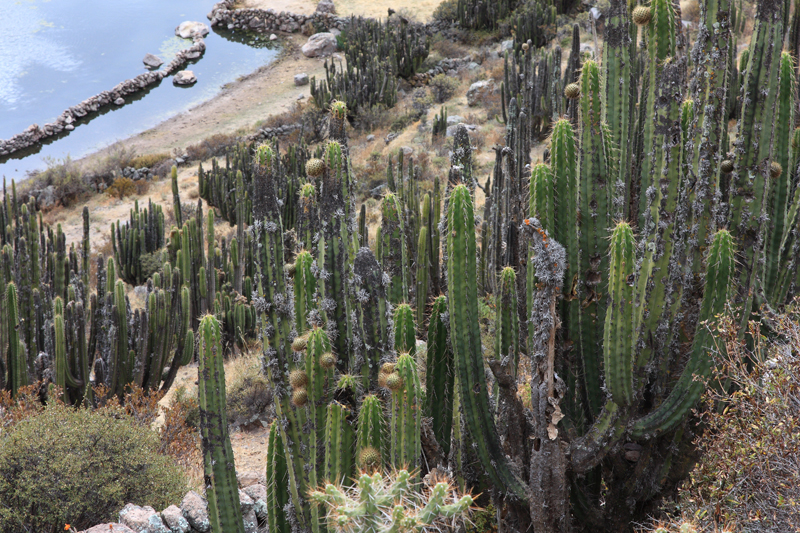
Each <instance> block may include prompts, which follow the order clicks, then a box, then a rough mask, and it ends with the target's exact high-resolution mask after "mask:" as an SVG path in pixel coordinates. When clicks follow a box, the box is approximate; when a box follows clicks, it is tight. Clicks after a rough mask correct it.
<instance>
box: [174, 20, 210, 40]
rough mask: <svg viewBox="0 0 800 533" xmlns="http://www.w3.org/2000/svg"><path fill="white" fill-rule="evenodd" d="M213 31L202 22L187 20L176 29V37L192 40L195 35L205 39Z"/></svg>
mask: <svg viewBox="0 0 800 533" xmlns="http://www.w3.org/2000/svg"><path fill="white" fill-rule="evenodd" d="M209 31H211V30H210V29H209V28H208V25H206V24H203V23H202V22H193V21H190V20H186V21H184V22H181V23H180V25H179V26H178V27H177V28H175V35H177V36H178V37H180V38H182V39H191V38H193V37H194V36H195V35H200V37H205V36H206V35H208V32H209Z"/></svg>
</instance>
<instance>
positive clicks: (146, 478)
mask: <svg viewBox="0 0 800 533" xmlns="http://www.w3.org/2000/svg"><path fill="white" fill-rule="evenodd" d="M158 449H159V437H158V435H157V434H156V433H155V432H154V431H152V430H151V429H149V428H147V427H143V426H142V425H141V424H139V423H138V422H136V420H135V419H134V418H133V417H131V416H128V415H126V414H125V412H124V410H122V409H119V408H117V409H102V410H97V411H90V410H87V409H74V408H72V407H67V406H64V405H57V404H56V405H54V404H51V405H49V406H48V407H47V408H45V409H44V410H43V411H42V412H41V413H40V414H38V415H36V416H33V417H30V418H26V419H24V420H21V421H20V422H18V423H17V424H16V425H14V426H12V427H11V428H10V429H8V430H7V431H4V432H3V433H2V434H0V531H17V532H31V533H32V532H36V533H39V532H48V531H49V532H55V531H63V529H64V524H67V523H68V524H71V525H72V527H73V528H74V529H77V530H81V529H85V528H88V527H90V526H93V525H95V524H99V523H103V522H113V521H114V520H116V517H117V513H118V512H119V510H120V509H122V507H123V506H124V505H125V504H126V503H127V502H135V503H136V504H137V505H150V506H152V507H154V508H156V509H164V508H165V507H167V506H168V505H170V504H173V503H176V502H179V501H180V500H181V498H182V497H183V495H184V493H185V491H186V480H185V477H184V474H183V471H182V470H181V468H180V467H179V466H177V465H175V464H174V462H173V461H172V459H170V458H169V457H166V456H164V455H161V454H159V453H158Z"/></svg>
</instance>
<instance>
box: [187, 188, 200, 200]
mask: <svg viewBox="0 0 800 533" xmlns="http://www.w3.org/2000/svg"><path fill="white" fill-rule="evenodd" d="M186 194H187V195H188V196H189V198H190V199H192V200H197V199H198V198H200V187H198V186H197V185H195V186H194V187H192V188H191V189H189V191H188V192H187V193H186Z"/></svg>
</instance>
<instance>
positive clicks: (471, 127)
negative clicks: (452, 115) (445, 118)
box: [445, 124, 478, 137]
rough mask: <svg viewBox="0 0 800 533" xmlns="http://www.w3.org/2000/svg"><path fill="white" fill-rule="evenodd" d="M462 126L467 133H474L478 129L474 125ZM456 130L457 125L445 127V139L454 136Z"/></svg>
mask: <svg viewBox="0 0 800 533" xmlns="http://www.w3.org/2000/svg"><path fill="white" fill-rule="evenodd" d="M464 126H465V127H466V128H467V130H469V131H475V130H476V129H478V127H477V126H475V125H474V124H464ZM456 129H458V124H456V125H454V126H447V133H446V134H445V136H446V137H452V136H454V135H455V134H456Z"/></svg>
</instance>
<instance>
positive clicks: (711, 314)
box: [631, 230, 735, 438]
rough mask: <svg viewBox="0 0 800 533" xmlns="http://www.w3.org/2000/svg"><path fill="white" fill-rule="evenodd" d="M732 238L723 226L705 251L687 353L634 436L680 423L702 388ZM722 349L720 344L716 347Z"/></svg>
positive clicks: (727, 281)
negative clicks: (704, 268) (699, 296)
mask: <svg viewBox="0 0 800 533" xmlns="http://www.w3.org/2000/svg"><path fill="white" fill-rule="evenodd" d="M734 253H735V247H734V241H733V238H732V236H731V234H730V233H729V232H728V231H727V230H720V231H718V232H717V233H716V235H715V236H714V239H713V241H712V244H711V249H710V250H709V255H708V260H707V264H708V271H707V273H706V286H705V291H704V295H703V301H702V303H701V307H700V314H699V317H698V323H697V328H696V330H695V335H694V340H693V341H692V351H691V356H690V359H689V361H688V363H687V364H686V367H685V368H684V370H683V372H682V374H681V376H680V378H679V379H678V382H677V383H676V384H675V387H674V388H673V389H672V391H671V392H670V394H669V396H668V397H667V399H666V400H665V401H664V402H663V403H662V404H661V405H659V406H658V407H657V408H656V409H655V410H654V411H653V412H652V413H650V414H648V415H647V416H645V417H644V418H642V419H640V420H638V421H636V422H635V423H634V425H633V430H632V432H631V434H632V435H633V437H634V438H641V437H645V436H648V435H653V434H659V433H663V432H665V431H669V430H671V429H672V428H674V427H675V426H676V425H677V424H678V423H680V422H681V421H682V420H683V419H684V417H685V416H686V414H687V413H688V411H689V409H691V408H692V407H693V406H694V404H695V403H696V402H697V400H698V399H700V395H701V394H702V393H703V391H704V390H705V381H704V380H705V378H707V377H708V376H709V374H710V372H711V369H712V367H713V361H714V359H713V357H712V356H711V355H710V353H709V352H710V351H711V350H712V349H714V346H715V344H716V343H715V334H716V332H715V331H713V325H714V323H715V321H716V320H717V317H718V316H719V315H720V314H722V312H723V311H724V309H725V303H726V301H727V298H728V295H729V290H730V287H731V282H732V281H733V279H734V277H735V274H734ZM719 349H724V347H719Z"/></svg>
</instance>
